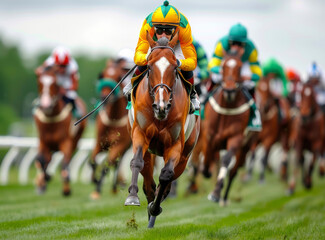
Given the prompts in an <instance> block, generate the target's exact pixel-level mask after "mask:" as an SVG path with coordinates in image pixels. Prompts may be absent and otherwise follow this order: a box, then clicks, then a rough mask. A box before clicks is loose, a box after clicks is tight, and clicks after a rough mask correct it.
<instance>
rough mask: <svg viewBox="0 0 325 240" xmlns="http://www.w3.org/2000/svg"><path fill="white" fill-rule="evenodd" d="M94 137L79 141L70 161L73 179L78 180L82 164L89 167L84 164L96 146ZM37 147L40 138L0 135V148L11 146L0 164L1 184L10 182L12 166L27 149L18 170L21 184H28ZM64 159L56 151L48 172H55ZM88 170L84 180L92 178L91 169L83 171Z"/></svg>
mask: <svg viewBox="0 0 325 240" xmlns="http://www.w3.org/2000/svg"><path fill="white" fill-rule="evenodd" d="M94 143H95V142H94V139H90V138H89V139H81V140H80V141H79V144H78V147H77V151H76V154H75V155H74V156H73V158H72V159H71V162H70V166H69V167H70V169H71V175H70V178H71V181H77V179H78V173H79V170H80V168H81V167H82V166H84V168H87V167H88V165H87V164H84V163H85V161H86V160H87V158H88V156H89V152H90V151H91V150H92V149H93V146H94ZM37 147H38V138H26V137H12V136H0V148H9V151H8V152H7V154H6V155H5V157H4V158H3V160H2V162H1V166H0V184H2V185H6V184H8V180H9V172H10V167H11V166H12V165H13V163H14V162H15V160H17V157H18V156H19V154H20V153H21V152H22V151H26V149H28V150H27V153H26V154H25V155H24V157H23V158H22V160H21V162H20V164H19V171H18V179H19V183H20V184H27V182H28V172H29V169H30V167H31V165H32V163H33V162H34V160H35V157H36V155H37ZM61 160H62V154H59V153H56V154H54V155H53V157H52V160H51V164H50V165H49V168H48V173H49V174H53V173H54V172H55V171H56V169H57V167H58V165H59V163H60V162H61ZM82 172H87V173H88V174H87V176H86V175H83V178H84V179H83V181H84V182H88V181H89V180H90V174H91V172H89V171H82Z"/></svg>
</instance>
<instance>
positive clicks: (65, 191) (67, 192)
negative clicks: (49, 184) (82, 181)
mask: <svg viewBox="0 0 325 240" xmlns="http://www.w3.org/2000/svg"><path fill="white" fill-rule="evenodd" d="M62 194H63V196H65V197H69V196H70V195H71V190H70V189H69V190H64V191H63V192H62Z"/></svg>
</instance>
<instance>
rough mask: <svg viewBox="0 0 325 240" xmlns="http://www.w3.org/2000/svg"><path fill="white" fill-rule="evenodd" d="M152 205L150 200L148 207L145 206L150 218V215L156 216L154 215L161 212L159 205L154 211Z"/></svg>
mask: <svg viewBox="0 0 325 240" xmlns="http://www.w3.org/2000/svg"><path fill="white" fill-rule="evenodd" d="M153 205H154V203H153V202H151V203H149V204H148V207H147V209H148V213H149V215H150V218H151V217H152V216H154V217H156V216H158V215H159V214H160V213H161V212H162V208H161V207H159V209H158V210H156V211H154V209H153Z"/></svg>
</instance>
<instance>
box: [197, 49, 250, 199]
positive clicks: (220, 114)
mask: <svg viewBox="0 0 325 240" xmlns="http://www.w3.org/2000/svg"><path fill="white" fill-rule="evenodd" d="M242 54H243V52H231V53H229V54H228V53H225V58H224V61H223V63H222V70H223V73H222V76H223V81H222V84H221V86H220V87H218V88H217V89H216V90H215V92H214V94H213V95H212V96H211V97H210V98H209V102H208V103H207V104H206V106H205V112H204V113H205V120H204V127H203V129H202V131H203V135H204V137H203V139H204V142H203V152H204V170H203V175H204V176H205V177H210V176H211V173H210V169H209V168H210V165H211V164H212V163H213V162H214V161H215V160H218V158H219V151H220V150H222V149H225V150H227V153H226V154H225V155H224V156H223V157H222V159H221V163H220V165H221V168H220V170H219V174H218V180H217V183H216V187H215V189H214V191H213V192H212V193H211V194H210V195H209V196H208V199H209V200H211V201H214V202H219V200H220V199H221V190H222V189H223V185H224V179H225V178H226V176H227V173H228V172H229V181H228V185H227V188H226V192H225V195H224V198H223V200H224V202H226V200H227V196H228V193H229V190H230V186H231V183H232V181H233V179H234V177H235V176H236V174H237V170H238V168H239V167H241V166H243V164H244V163H245V157H246V154H247V152H248V150H249V146H250V142H251V139H253V136H254V135H255V133H253V132H250V131H245V129H246V126H247V125H248V121H249V115H250V106H251V104H253V100H250V101H247V98H246V97H245V95H244V93H243V89H241V86H240V83H241V77H240V70H241V66H242V62H241V56H242ZM216 158H217V159H216ZM220 203H222V202H220Z"/></svg>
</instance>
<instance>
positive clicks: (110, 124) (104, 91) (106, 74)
mask: <svg viewBox="0 0 325 240" xmlns="http://www.w3.org/2000/svg"><path fill="white" fill-rule="evenodd" d="M120 76H121V71H120V69H119V68H117V67H116V65H115V63H113V62H111V63H110V64H108V66H107V68H106V69H105V70H104V71H103V74H102V79H101V80H99V82H98V86H97V87H98V91H100V96H101V98H102V99H104V98H105V97H106V96H107V95H108V94H110V93H111V91H112V89H113V88H114V87H115V86H116V84H117V83H118V82H119V80H120ZM122 87H123V85H122V86H120V87H119V88H117V89H116V91H115V92H114V93H113V94H114V95H112V97H111V98H110V99H109V100H108V101H106V102H105V105H104V106H103V107H102V108H101V110H100V111H99V112H98V115H97V117H96V130H97V134H96V144H95V148H94V150H93V152H92V154H91V159H90V164H91V166H92V169H93V174H92V180H93V182H94V183H95V185H96V190H95V191H94V192H93V193H92V198H93V199H97V198H99V197H100V192H101V187H102V182H103V179H104V177H105V175H106V174H107V172H108V170H109V167H110V166H113V167H114V168H115V170H114V181H113V192H114V193H116V191H117V183H118V179H117V178H118V167H119V165H120V160H121V159H122V157H123V155H124V153H125V152H126V150H127V149H128V148H129V147H130V145H131V138H130V136H129V134H128V130H127V122H128V115H127V110H126V105H127V100H126V98H125V97H124V96H123V94H122V90H121V88H122ZM104 150H108V157H107V162H106V161H105V162H104V164H103V166H101V168H98V165H97V163H96V161H95V158H96V156H97V154H98V153H99V152H101V151H104ZM96 170H97V171H96ZM98 170H100V171H99V176H97V175H98Z"/></svg>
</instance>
